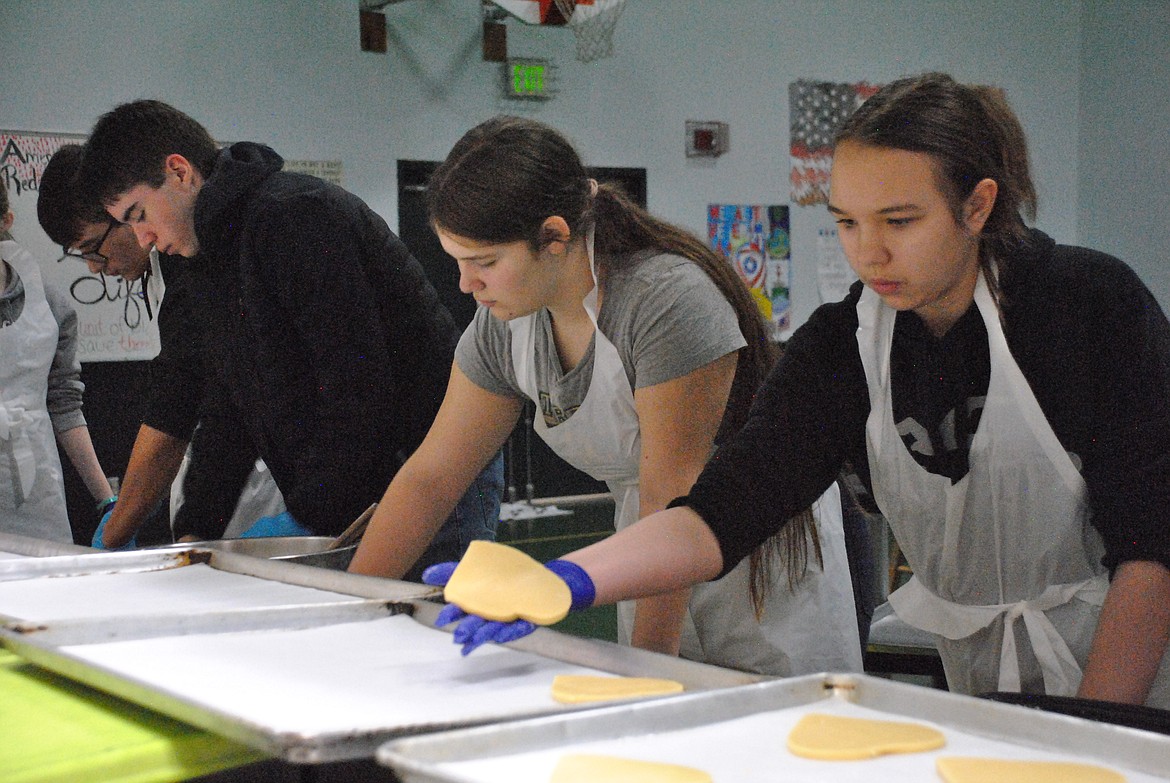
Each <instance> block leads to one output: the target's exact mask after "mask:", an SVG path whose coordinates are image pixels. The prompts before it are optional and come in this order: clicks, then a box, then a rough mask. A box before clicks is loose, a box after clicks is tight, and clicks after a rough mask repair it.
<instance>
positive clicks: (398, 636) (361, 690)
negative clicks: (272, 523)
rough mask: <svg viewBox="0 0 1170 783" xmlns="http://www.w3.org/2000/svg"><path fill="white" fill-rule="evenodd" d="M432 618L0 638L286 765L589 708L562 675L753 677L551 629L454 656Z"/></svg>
mask: <svg viewBox="0 0 1170 783" xmlns="http://www.w3.org/2000/svg"><path fill="white" fill-rule="evenodd" d="M306 568H307V567H306ZM312 570H319V569H312ZM440 608H441V607H440V606H439V605H438V604H436V603H432V602H429V601H412V602H410V603H408V604H402V603H395V602H385V601H383V602H377V601H361V602H357V603H356V604H355V603H353V602H349V603H343V604H334V605H317V606H309V607H269V608H261V609H248V610H235V611H232V612H219V613H216V612H211V613H204V614H202V615H195V616H191V617H188V618H178V617H175V616H174V615H168V616H162V617H160V616H157V615H156V616H140V617H136V618H135V617H122V618H104V619H87V620H76V621H67V620H65V621H58V622H55V623H53V622H50V623H37V622H27V621H26V622H21V623H8V624H6V625H4V626H3V627H0V640H2V641H3V642H4V644H5V645H6V646H8V647H9V648H11V649H12V650H13V651H14V652H16V653H17V654H19V655H21V656H22V657H24V658H26V659H28V660H30V661H33V662H34V663H37V664H39V665H41V666H44V667H46V668H48V669H51V670H53V671H56V672H58V673H60V674H63V675H65V676H68V677H71V678H74V679H76V680H79V681H81V682H85V683H86V684H88V685H91V686H94V687H97V688H100V689H102V690H105V691H108V692H110V693H113V694H115V695H118V696H122V697H124V698H127V699H129V700H131V701H134V702H137V703H140V704H142V705H144V706H147V707H150V708H152V709H155V710H158V711H160V712H164V713H166V714H169V715H171V716H173V717H176V718H179V719H181V720H185V721H187V722H189V723H192V724H195V725H198V726H201V727H203V728H206V729H209V730H211V731H215V732H217V733H220V734H223V735H225V736H228V737H232V738H234V739H236V740H239V741H242V742H245V743H247V744H250V745H252V746H253V747H256V748H258V749H260V750H263V751H265V752H267V753H270V754H272V755H276V756H280V757H282V758H284V759H286V760H289V761H295V762H323V761H333V760H339V759H346V758H356V757H363V756H364V757H369V756H372V755H373V753H374V751H375V750H376V749H377V747H378V746H379V745H381V744H383V743H385V742H386V741H387V740H389V739H391V738H393V737H398V736H403V735H407V734H415V733H420V732H426V731H435V730H442V729H451V728H458V727H465V726H471V725H477V724H484V723H495V722H499V721H503V720H510V719H517V718H524V717H531V716H536V715H547V714H556V713H565V712H568V711H570V710H580V709H588V707H585V708H582V707H568V706H565V705H560V704H557V703H556V702H554V701H553V700H552V698H551V694H550V686H551V683H552V679H553V677H554V676H555V675H557V674H573V673H577V674H580V673H592V674H604V673H610V674H623V675H642V676H650V675H654V676H668V677H672V678H674V679H677V680H679V681H681V682H682V683H683V684H684V686H685V687H686V688H687V689H688V690H691V691H695V690H699V689H705V688H726V687H733V686H737V685H741V684H743V683H745V682H752V681H759V680H760V679H761V678H759V677H756V676H754V675H745V674H741V673H738V672H732V671H729V670H726V669H720V668H717V667H711V666H705V665H702V664H694V663H688V662H685V661H678V660H676V659H673V658H668V657H665V656H660V655H654V654H652V653H646V652H643V651H639V650H631V649H629V648H624V647H619V646H618V645H615V644H610V643H607V642H599V641H592V640H586V639H580V638H574V637H567V636H565V635H563V634H559V633H556V632H553V631H549V630H547V629H540V630H538V631H537V632H536V633H535V634H533V635H532V636H530V637H528V638H526V639H523V640H520V641H519V642H516V643H514V644H513V645H509V646H508V647H507V648H505V647H499V646H494V645H489V646H486V647H485V648H482V649H480V650H478V651H476V653H475V654H474V655H471V656H468V657H462V656H460V655H459V650H458V647H456V646H455V645H454V644H452V640H451V636H450V634H449V633H447V632H446V631H441V630H437V629H435V628H434V627H433V626H432V623H433V621H434V618H435V616H436V615H437V614H438V611H439V609H440ZM667 698H670V697H667Z"/></svg>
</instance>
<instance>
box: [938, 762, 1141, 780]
mask: <svg viewBox="0 0 1170 783" xmlns="http://www.w3.org/2000/svg"><path fill="white" fill-rule="evenodd" d="M935 767H936V768H937V769H938V774H939V776H940V777H941V778H942V779H943V780H945V781H946V783H985V781H994V782H995V783H1125V776H1124V775H1122V774H1120V773H1118V772H1114V771H1113V770H1111V769H1106V768H1105V767H1098V766H1096V765H1094V764H1077V763H1073V762H1064V761H1008V760H1006V759H981V758H971V757H965V756H940V757H939V759H938V761H936V762H935Z"/></svg>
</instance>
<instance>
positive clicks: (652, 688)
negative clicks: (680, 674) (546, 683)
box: [552, 674, 683, 704]
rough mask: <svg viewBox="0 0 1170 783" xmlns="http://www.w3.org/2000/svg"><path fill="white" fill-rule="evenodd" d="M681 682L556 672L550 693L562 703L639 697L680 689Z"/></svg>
mask: <svg viewBox="0 0 1170 783" xmlns="http://www.w3.org/2000/svg"><path fill="white" fill-rule="evenodd" d="M682 690H683V686H682V683H681V682H676V681H674V680H663V679H659V678H657V677H599V676H596V675H590V674H558V675H557V676H556V677H553V684H552V697H553V698H554V699H555V700H557V701H559V702H560V703H561V704H585V703H587V702H593V701H615V700H617V699H640V698H644V697H646V696H665V695H666V694H668V693H682Z"/></svg>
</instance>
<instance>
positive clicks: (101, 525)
mask: <svg viewBox="0 0 1170 783" xmlns="http://www.w3.org/2000/svg"><path fill="white" fill-rule="evenodd" d="M113 515H114V503H110V504H109V505H108V506H106V512H105V513H104V514H102V521H101V522H98V526H97V530H95V531H93V541H92V543H91V545H92V546H93V548H94V549H105V550H108V551H110V552H129V551H130V550H132V549H137V548H138V541H137V534H135V535H132V536H130V540H129V541H127V542H126V543H125V544H122V546H116V547H108V546H106V542H105V541H103V540H102V536H103V535H104V534H105V532H106V523H107V522H109V521H110V517H111V516H113Z"/></svg>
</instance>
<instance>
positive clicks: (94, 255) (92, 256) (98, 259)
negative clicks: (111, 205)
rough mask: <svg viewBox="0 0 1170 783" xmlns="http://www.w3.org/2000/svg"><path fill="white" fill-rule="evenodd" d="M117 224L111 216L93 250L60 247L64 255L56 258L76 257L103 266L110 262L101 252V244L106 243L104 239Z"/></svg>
mask: <svg viewBox="0 0 1170 783" xmlns="http://www.w3.org/2000/svg"><path fill="white" fill-rule="evenodd" d="M119 225H121V224H120V223H119V222H118V221H116V220H114V219H113V218H110V223H109V225H107V226H106V233H104V234H102V238H101V239H99V240H98V243H97V244H96V245H94V246H93V250H85V251H82V250H72V249H70V248H67V247H62V248H61V250H63V251H64V252H65V255H63V256H61V257H60V258H58V259H57V260H58V261H64V260H65V259H66V258H76V259H77V260H79V261H86V262H90V263H94V264H101V265H102V266H105V265H106V264H108V263H110V259H109V257H108V256H106V255H103V254H102V252H101V249H102V245H104V244H105V243H106V240H107V239H108V238H109V236H110V232H111V231H113V230H114V228H115V227H116V226H119Z"/></svg>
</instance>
